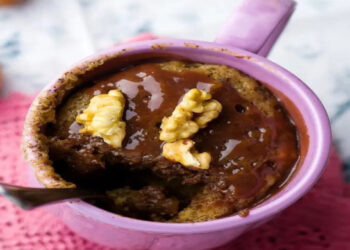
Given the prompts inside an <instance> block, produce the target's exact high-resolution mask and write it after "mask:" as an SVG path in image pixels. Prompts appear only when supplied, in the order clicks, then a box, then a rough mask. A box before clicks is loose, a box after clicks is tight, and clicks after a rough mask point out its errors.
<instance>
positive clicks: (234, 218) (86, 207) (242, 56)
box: [44, 39, 331, 234]
mask: <svg viewBox="0 0 350 250" xmlns="http://www.w3.org/2000/svg"><path fill="white" fill-rule="evenodd" d="M121 52H122V54H121ZM152 52H157V53H172V54H174V55H177V54H179V53H180V52H181V53H185V54H186V53H188V54H189V56H188V57H189V58H191V56H190V53H192V52H193V53H194V52H196V53H203V55H202V57H203V58H204V59H203V62H205V61H206V59H205V58H207V59H208V58H210V59H211V60H214V61H220V57H223V56H225V57H227V56H228V57H232V59H234V60H237V59H239V60H243V61H244V60H246V61H249V62H250V63H253V64H255V65H258V66H260V67H263V68H264V70H268V71H270V73H272V74H279V77H281V79H283V80H284V82H285V83H288V84H292V85H293V87H294V88H295V92H296V93H297V95H303V96H302V98H303V99H305V101H306V102H307V103H308V107H307V108H309V109H312V110H313V111H314V112H312V114H313V115H314V116H313V117H312V118H313V121H314V123H315V124H316V126H315V127H314V128H311V127H310V126H309V125H308V124H306V123H305V125H306V127H307V128H308V130H309V129H313V130H314V131H316V135H317V136H314V137H312V138H310V143H309V145H311V144H313V145H315V146H316V148H315V150H314V151H313V162H312V164H311V165H310V166H309V169H308V171H307V174H306V175H304V176H303V177H302V179H301V181H300V183H298V185H296V186H294V187H292V188H291V189H290V190H288V191H287V192H286V193H285V194H283V195H282V196H281V197H279V198H277V199H276V200H273V201H272V202H270V203H268V204H267V205H264V203H265V201H264V202H262V203H261V204H260V205H259V206H257V207H254V208H252V209H251V210H250V214H249V216H247V217H244V218H242V217H240V216H239V215H231V216H227V217H224V218H221V219H216V220H212V221H205V222H195V223H164V222H151V221H144V220H138V219H133V218H129V217H124V216H120V215H117V214H114V213H111V212H108V211H106V210H103V209H100V208H98V207H96V206H93V205H91V204H89V203H86V202H84V201H79V202H67V203H66V205H67V206H68V207H70V208H71V209H73V210H76V211H77V212H78V213H79V214H81V215H83V216H86V217H89V218H91V219H93V220H96V221H100V222H102V223H106V224H110V225H113V226H115V227H119V228H124V229H128V230H135V231H143V232H152V233H166V234H168V233H177V234H187V233H202V232H211V231H220V230H224V229H227V228H232V227H238V226H242V225H247V224H252V223H255V222H258V221H261V220H264V219H267V218H269V217H271V216H273V215H275V214H277V213H279V212H280V211H282V210H283V209H285V208H287V207H288V206H290V205H291V204H293V203H294V202H295V201H297V200H298V199H299V198H300V197H301V196H303V195H304V194H305V193H306V192H307V191H308V190H309V189H310V188H311V187H312V186H313V185H314V184H315V182H316V181H317V180H318V178H319V177H320V175H321V174H322V172H323V170H324V167H325V164H326V162H327V159H328V155H329V152H330V145H331V132H330V124H329V119H328V116H327V113H326V111H325V109H324V107H323V105H322V103H321V102H320V100H319V99H318V97H317V96H316V95H315V94H314V93H313V92H312V90H311V89H310V88H309V87H308V86H307V85H306V84H305V83H303V82H302V81H301V80H300V79H299V78H298V77H296V76H295V75H294V74H292V73H290V72H289V71H287V70H286V69H284V68H282V67H281V66H279V65H277V64H275V63H273V62H271V61H269V60H268V59H266V58H264V57H262V56H259V55H256V54H253V53H251V52H248V51H246V50H242V49H239V48H235V47H232V46H228V45H221V44H217V43H213V42H199V41H192V40H180V39H155V40H149V41H139V42H133V43H129V44H121V45H118V46H115V47H112V48H109V49H106V50H103V51H101V52H99V53H97V54H94V55H92V56H89V57H87V58H85V59H83V60H81V61H80V62H78V63H76V64H74V66H73V67H71V68H70V70H68V71H67V72H69V71H71V70H72V69H73V68H75V67H79V66H80V65H83V64H84V63H86V62H93V61H97V60H99V59H101V58H104V57H113V56H114V55H118V56H120V55H122V56H123V57H127V56H131V55H135V54H141V53H152ZM213 58H214V59H213ZM196 61H198V60H196ZM243 61H242V62H243ZM218 64H220V63H218ZM62 75H64V74H60V75H59V77H58V78H57V79H59V78H60V77H62ZM57 79H56V80H55V81H53V82H52V84H49V85H48V87H50V86H51V85H53V84H54V83H55V82H57ZM45 89H47V88H45ZM45 89H44V90H45ZM281 89H282V87H281ZM281 89H278V88H277V90H281ZM287 97H288V98H289V99H290V100H291V101H292V102H293V98H291V97H290V96H288V95H287ZM293 103H294V102H293ZM294 104H295V106H296V107H297V108H298V109H299V110H300V108H299V106H298V103H294ZM301 113H302V112H301ZM304 164H305V163H303V164H302V166H301V168H302V167H303V165H304Z"/></svg>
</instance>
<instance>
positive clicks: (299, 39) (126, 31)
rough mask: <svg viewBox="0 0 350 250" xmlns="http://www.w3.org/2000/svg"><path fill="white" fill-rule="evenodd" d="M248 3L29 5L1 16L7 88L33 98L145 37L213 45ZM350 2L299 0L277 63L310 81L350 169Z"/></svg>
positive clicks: (188, 0) (39, 1)
mask: <svg viewBox="0 0 350 250" xmlns="http://www.w3.org/2000/svg"><path fill="white" fill-rule="evenodd" d="M239 2H241V1H235V0H201V1H198V0H177V1H165V0H148V1H145V0H118V1H116V0H98V1H97V0H27V1H25V2H24V4H20V5H18V6H13V7H6V8H0V31H1V32H0V64H1V65H2V66H3V71H4V75H5V86H4V89H3V92H2V95H7V94H8V93H10V92H11V91H22V92H25V93H34V92H36V91H37V90H39V89H41V88H42V87H43V86H44V85H45V84H46V83H47V82H48V81H49V80H50V79H52V78H54V77H55V76H56V75H57V74H59V73H60V72H62V71H63V70H64V69H66V68H68V67H69V65H71V64H72V63H74V62H75V61H77V60H78V59H81V58H83V57H84V56H87V55H89V54H91V53H93V52H94V51H96V50H99V49H102V48H105V47H108V46H111V45H113V44H115V43H117V42H119V41H122V40H124V39H127V38H129V37H132V36H134V35H136V34H138V33H141V32H145V31H151V32H154V33H155V34H157V35H161V36H167V37H174V38H189V39H197V40H208V41H210V40H213V39H214V37H215V33H216V32H217V30H218V29H219V28H220V25H221V24H223V23H224V21H225V19H227V17H228V16H229V15H230V13H231V12H232V10H233V9H234V7H235V6H237V5H238V4H239ZM349 13H350V1H346V0H300V1H299V2H298V6H297V10H296V12H295V14H294V16H293V17H292V19H291V22H290V24H289V25H288V27H287V29H286V30H285V32H284V33H283V35H282V36H281V39H280V40H279V41H278V43H277V45H276V46H275V48H274V50H273V51H272V53H271V55H270V59H271V60H272V61H275V62H277V63H278V64H281V65H282V66H284V67H286V68H287V69H289V70H290V71H291V72H293V73H294V74H296V75H297V76H299V77H300V78H301V79H302V80H303V81H305V82H306V83H307V84H308V85H309V86H310V87H311V88H312V89H313V90H314V91H315V92H316V93H317V94H318V96H319V97H320V98H321V100H322V101H323V103H324V104H325V106H326V109H327V111H328V112H329V114H330V117H331V118H332V123H333V131H334V137H335V140H336V142H337V144H338V145H339V146H340V149H341V152H342V154H343V156H344V158H345V159H346V160H348V162H349V163H350V135H347V133H346V131H347V130H346V129H347V127H348V124H349V122H350V53H349V49H348V46H349V45H350V35H349V32H350V15H349Z"/></svg>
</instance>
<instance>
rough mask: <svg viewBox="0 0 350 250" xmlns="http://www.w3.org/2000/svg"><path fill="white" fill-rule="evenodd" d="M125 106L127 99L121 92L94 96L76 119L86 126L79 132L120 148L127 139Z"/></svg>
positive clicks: (116, 91) (112, 91)
mask: <svg viewBox="0 0 350 250" xmlns="http://www.w3.org/2000/svg"><path fill="white" fill-rule="evenodd" d="M124 106H125V99H124V96H123V94H122V93H121V92H120V91H119V90H116V89H114V90H110V91H109V92H108V94H100V95H97V96H94V97H93V98H91V100H90V103H89V106H88V107H87V108H86V109H85V110H84V112H83V113H82V114H80V115H78V116H77V117H76V121H77V122H79V123H81V124H82V125H83V126H84V128H82V129H81V130H80V131H79V132H80V133H86V134H91V135H93V136H98V137H101V138H103V140H104V141H105V142H106V143H107V144H109V145H111V146H113V147H115V148H120V147H121V146H122V142H123V139H124V137H125V122H123V121H122V116H123V112H124Z"/></svg>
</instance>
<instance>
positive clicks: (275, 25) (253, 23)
mask: <svg viewBox="0 0 350 250" xmlns="http://www.w3.org/2000/svg"><path fill="white" fill-rule="evenodd" d="M295 5H296V3H295V1H293V0H243V3H242V4H241V5H240V6H239V7H238V8H237V9H236V11H235V12H234V13H233V14H232V15H231V17H230V18H229V20H228V21H227V22H226V24H225V25H224V26H223V27H222V29H221V30H220V32H219V33H218V36H217V37H216V39H215V42H216V43H219V44H226V45H231V46H234V47H237V48H241V49H245V50H248V51H250V52H253V53H255V54H258V55H261V56H267V55H268V53H269V52H270V50H271V48H272V46H273V45H274V44H275V42H276V40H277V38H278V37H279V35H280V34H281V32H282V31H283V29H284V27H285V26H286V24H287V23H288V20H289V18H290V16H291V15H292V13H293V11H294V9H295Z"/></svg>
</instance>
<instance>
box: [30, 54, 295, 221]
mask: <svg viewBox="0 0 350 250" xmlns="http://www.w3.org/2000/svg"><path fill="white" fill-rule="evenodd" d="M50 91H51V92H52V91H56V90H55V89H51V90H50ZM57 95H59V96H60V98H58V99H61V100H60V101H59V102H57V101H56V100H54V99H51V98H50V96H52V95H47V96H46V97H45V98H41V103H38V104H37V105H36V109H35V110H32V111H31V112H30V114H29V116H28V118H27V121H26V127H29V129H25V132H24V143H23V149H24V152H25V156H26V158H27V160H28V161H29V162H30V163H31V165H32V166H33V167H34V169H35V171H36V176H37V178H38V180H39V181H40V182H41V183H42V184H43V185H45V186H46V187H48V188H55V187H67V188H74V187H84V188H95V189H101V190H104V191H105V192H106V194H107V195H108V196H109V197H110V200H109V201H107V202H102V201H98V200H96V201H94V200H89V202H91V203H93V204H95V205H96V206H99V207H102V208H103V209H106V210H108V211H112V212H114V213H117V214H120V215H123V216H128V217H133V218H137V219H142V220H151V221H161V222H179V223H181V222H199V221H208V220H214V219H218V218H222V217H225V216H229V215H232V214H240V215H241V216H246V215H248V213H249V212H248V211H249V209H250V208H251V207H253V206H255V205H257V204H259V203H260V202H262V201H264V200H265V199H267V198H269V197H270V196H271V195H273V194H274V193H276V192H278V190H280V189H281V188H282V187H283V185H284V184H285V183H286V182H287V181H288V179H289V177H290V176H291V174H292V173H293V171H294V170H295V166H296V164H297V162H298V159H299V154H300V152H299V141H298V131H297V129H296V127H295V125H294V122H293V120H292V119H291V118H290V116H289V115H288V113H287V111H286V110H285V109H284V107H283V105H282V104H281V103H280V101H279V100H278V98H276V97H275V96H274V95H273V94H272V93H271V92H270V91H269V90H268V89H267V88H266V87H264V86H263V85H262V84H261V83H259V82H258V81H257V80H255V79H253V78H252V77H250V76H248V75H246V74H244V73H242V72H240V71H238V70H236V69H234V68H230V67H227V66H224V65H213V64H203V63H197V62H189V61H174V60H170V61H164V60H163V61H146V62H142V63H139V64H133V65H130V66H127V67H123V68H119V69H118V70H114V72H110V73H109V74H105V75H103V76H98V77H92V78H88V79H85V81H84V84H80V85H79V86H78V87H74V88H73V87H72V88H71V90H70V91H69V93H68V91H66V92H65V91H62V92H60V91H58V90H57V94H56V96H55V97H56V98H57ZM33 127H35V128H36V132H37V134H40V136H38V137H37V141H35V142H33V140H29V139H28V138H29V136H28V135H30V134H31V133H32V131H33ZM33 152H34V154H33ZM33 155H36V157H33ZM38 156H40V157H38Z"/></svg>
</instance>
